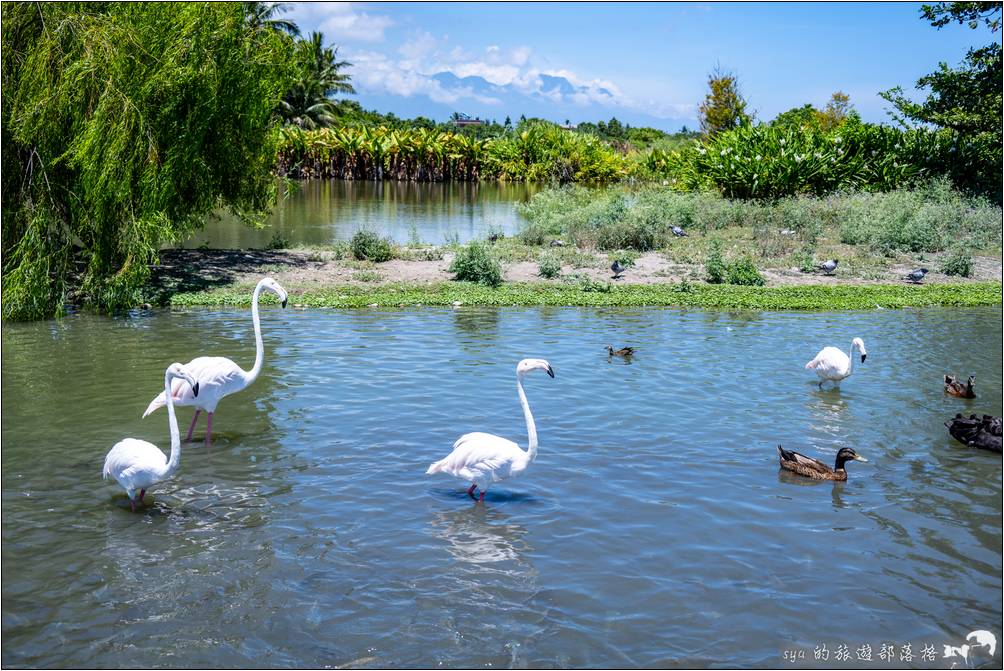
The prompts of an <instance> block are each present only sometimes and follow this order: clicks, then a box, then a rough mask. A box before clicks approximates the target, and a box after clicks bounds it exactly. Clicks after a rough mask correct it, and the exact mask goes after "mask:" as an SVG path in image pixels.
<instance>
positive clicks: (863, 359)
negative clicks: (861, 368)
mask: <svg viewBox="0 0 1004 671" xmlns="http://www.w3.org/2000/svg"><path fill="white" fill-rule="evenodd" d="M866 356H868V355H867V354H862V355H861V363H864V362H865V357H866Z"/></svg>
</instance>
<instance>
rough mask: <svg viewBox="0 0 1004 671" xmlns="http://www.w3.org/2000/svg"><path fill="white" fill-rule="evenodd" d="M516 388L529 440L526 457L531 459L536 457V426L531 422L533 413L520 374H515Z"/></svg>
mask: <svg viewBox="0 0 1004 671" xmlns="http://www.w3.org/2000/svg"><path fill="white" fill-rule="evenodd" d="M516 390H517V391H518V392H519V403H520V405H522V406H523V416H524V417H526V434H527V437H528V440H529V446H528V447H527V450H526V458H527V460H529V461H533V460H534V459H535V458H536V457H537V427H536V425H534V423H533V415H532V414H530V404H529V403H527V400H526V394H525V393H524V392H523V376H522V375H518V374H517V375H516Z"/></svg>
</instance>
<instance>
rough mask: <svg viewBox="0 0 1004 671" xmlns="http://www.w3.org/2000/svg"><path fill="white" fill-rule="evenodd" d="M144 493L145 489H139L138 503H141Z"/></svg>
mask: <svg viewBox="0 0 1004 671" xmlns="http://www.w3.org/2000/svg"><path fill="white" fill-rule="evenodd" d="M144 494H146V490H145V489H141V490H139V502H140V503H143V495H144Z"/></svg>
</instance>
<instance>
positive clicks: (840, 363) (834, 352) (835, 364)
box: [805, 338, 868, 389]
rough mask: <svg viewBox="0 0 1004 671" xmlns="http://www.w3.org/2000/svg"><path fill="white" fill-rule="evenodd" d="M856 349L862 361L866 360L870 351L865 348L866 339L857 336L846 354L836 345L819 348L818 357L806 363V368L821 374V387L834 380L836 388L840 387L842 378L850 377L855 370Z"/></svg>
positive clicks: (818, 374)
mask: <svg viewBox="0 0 1004 671" xmlns="http://www.w3.org/2000/svg"><path fill="white" fill-rule="evenodd" d="M854 350H858V351H859V352H860V353H861V363H864V362H865V357H867V356H868V351H867V350H866V349H865V341H864V340H862V339H861V338H855V339H854V340H852V341H851V348H850V350H848V352H847V353H846V354H845V353H844V352H842V351H840V350H839V349H837V348H836V347H824V348H823V349H821V350H819V354H817V355H816V358H815V359H813V360H812V361H810V362H809V363H807V364H805V368H806V370H813V371H815V372H816V375H817V376H819V388H820V389H822V388H823V383H824V382H832V383H833V387H834V389H839V388H840V382H841V380H844V379H846V378H848V377H850V375H851V373H853V372H854Z"/></svg>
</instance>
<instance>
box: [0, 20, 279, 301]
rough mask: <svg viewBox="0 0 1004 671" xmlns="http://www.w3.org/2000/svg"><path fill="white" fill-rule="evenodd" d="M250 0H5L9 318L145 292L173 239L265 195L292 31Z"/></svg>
mask: <svg viewBox="0 0 1004 671" xmlns="http://www.w3.org/2000/svg"><path fill="white" fill-rule="evenodd" d="M245 10H246V5H244V4H241V3H200V4H195V3H164V4H161V3H66V4H63V3H30V4H29V3H4V5H3V10H2V11H3V25H4V30H3V91H4V105H3V116H2V141H3V222H4V224H3V242H2V247H3V289H4V292H3V317H4V318H5V319H37V318H41V317H45V316H49V315H52V314H54V313H56V312H58V311H59V310H60V309H61V307H62V305H63V304H64V302H65V301H66V300H67V299H69V298H71V297H74V298H76V299H78V300H80V302H86V303H90V304H92V305H95V306H97V307H100V308H105V309H108V308H114V307H117V306H124V305H134V304H135V303H136V302H137V300H138V290H139V288H140V287H141V286H142V284H143V282H144V281H145V280H146V278H147V277H148V275H149V266H150V264H151V263H154V262H155V261H156V259H157V250H158V248H159V247H160V246H161V245H162V244H163V243H165V242H168V241H172V240H176V239H179V238H181V237H184V236H185V235H186V234H187V233H189V232H191V231H192V230H195V229H196V228H199V227H201V226H202V225H203V224H204V222H205V219H206V216H207V215H208V213H209V212H210V211H211V210H213V209H214V208H216V207H220V206H223V207H226V208H228V209H230V210H232V211H233V212H235V213H236V214H237V215H238V216H241V217H242V218H244V219H246V220H250V219H252V218H253V216H254V215H255V213H257V212H260V211H262V210H263V209H264V208H266V207H267V206H268V205H269V203H270V198H271V197H272V195H273V193H274V183H273V180H272V179H271V178H270V170H271V167H272V163H273V161H274V158H275V155H276V154H275V142H274V136H273V135H271V134H270V133H269V132H268V129H269V126H270V122H271V121H270V120H271V118H272V115H273V112H274V110H275V108H276V104H277V102H278V100H279V97H280V96H281V95H282V92H283V91H285V90H287V89H288V87H289V84H290V80H291V72H290V68H289V67H288V65H287V64H288V63H289V62H290V60H291V59H290V52H291V45H292V41H291V39H290V38H289V37H288V36H286V35H285V34H284V33H282V32H280V31H276V30H259V29H256V28H255V27H254V26H253V25H251V23H250V22H249V21H248V18H249V17H248V15H247V13H246V11H245Z"/></svg>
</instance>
